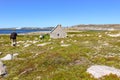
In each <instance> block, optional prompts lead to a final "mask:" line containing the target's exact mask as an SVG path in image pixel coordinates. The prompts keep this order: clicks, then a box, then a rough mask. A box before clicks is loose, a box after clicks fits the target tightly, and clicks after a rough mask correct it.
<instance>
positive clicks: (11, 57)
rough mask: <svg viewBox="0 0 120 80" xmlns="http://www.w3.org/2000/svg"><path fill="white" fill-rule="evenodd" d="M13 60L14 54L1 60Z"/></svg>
mask: <svg viewBox="0 0 120 80" xmlns="http://www.w3.org/2000/svg"><path fill="white" fill-rule="evenodd" d="M12 59H13V55H12V54H7V55H6V56H5V57H3V58H1V60H3V61H5V60H12Z"/></svg>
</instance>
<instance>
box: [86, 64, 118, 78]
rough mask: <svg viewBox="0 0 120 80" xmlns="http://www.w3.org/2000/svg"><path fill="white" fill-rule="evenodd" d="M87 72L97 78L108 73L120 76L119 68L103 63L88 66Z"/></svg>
mask: <svg viewBox="0 0 120 80" xmlns="http://www.w3.org/2000/svg"><path fill="white" fill-rule="evenodd" d="M87 72H88V73H90V74H91V75H92V76H93V77H94V78H97V79H98V78H101V77H103V76H106V75H110V74H114V75H117V76H118V77H120V69H116V68H114V67H108V66H103V65H94V66H91V67H90V68H88V69H87Z"/></svg>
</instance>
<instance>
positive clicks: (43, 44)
mask: <svg viewBox="0 0 120 80" xmlns="http://www.w3.org/2000/svg"><path fill="white" fill-rule="evenodd" d="M48 44H51V42H46V43H41V44H38V45H37V46H38V47H39V46H45V45H48Z"/></svg>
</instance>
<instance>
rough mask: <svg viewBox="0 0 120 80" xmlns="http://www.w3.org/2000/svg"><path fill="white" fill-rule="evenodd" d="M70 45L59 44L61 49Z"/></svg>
mask: <svg viewBox="0 0 120 80" xmlns="http://www.w3.org/2000/svg"><path fill="white" fill-rule="evenodd" d="M68 46H70V44H61V47H68Z"/></svg>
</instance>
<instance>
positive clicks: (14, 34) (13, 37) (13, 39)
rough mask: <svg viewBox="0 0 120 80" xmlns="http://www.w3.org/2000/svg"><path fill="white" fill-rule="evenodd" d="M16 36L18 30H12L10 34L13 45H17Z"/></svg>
mask: <svg viewBox="0 0 120 80" xmlns="http://www.w3.org/2000/svg"><path fill="white" fill-rule="evenodd" d="M16 37H17V33H16V32H12V33H11V34H10V40H11V45H12V46H16Z"/></svg>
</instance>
